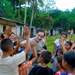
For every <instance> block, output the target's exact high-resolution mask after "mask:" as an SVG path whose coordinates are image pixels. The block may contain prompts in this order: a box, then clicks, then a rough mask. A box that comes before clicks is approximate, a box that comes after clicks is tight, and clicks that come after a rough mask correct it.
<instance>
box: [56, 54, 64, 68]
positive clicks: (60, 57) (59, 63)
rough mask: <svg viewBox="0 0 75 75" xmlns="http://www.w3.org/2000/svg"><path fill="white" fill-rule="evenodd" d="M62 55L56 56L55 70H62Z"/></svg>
mask: <svg viewBox="0 0 75 75" xmlns="http://www.w3.org/2000/svg"><path fill="white" fill-rule="evenodd" d="M62 57H63V56H62V55H61V56H57V62H56V66H57V68H59V69H60V68H62V69H63V66H62Z"/></svg>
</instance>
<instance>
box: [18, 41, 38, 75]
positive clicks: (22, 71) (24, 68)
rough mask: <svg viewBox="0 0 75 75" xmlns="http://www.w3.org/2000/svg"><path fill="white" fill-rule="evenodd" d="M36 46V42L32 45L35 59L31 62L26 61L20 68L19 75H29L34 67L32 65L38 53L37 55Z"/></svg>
mask: <svg viewBox="0 0 75 75" xmlns="http://www.w3.org/2000/svg"><path fill="white" fill-rule="evenodd" d="M35 45H36V43H35V42H32V43H31V47H32V48H33V49H32V50H33V58H32V59H31V60H30V61H26V62H24V63H22V64H21V65H20V66H19V75H28V73H29V69H30V68H31V67H32V64H33V63H34V62H35V61H36V59H37V53H36V49H35Z"/></svg>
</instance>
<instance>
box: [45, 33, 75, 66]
mask: <svg viewBox="0 0 75 75" xmlns="http://www.w3.org/2000/svg"><path fill="white" fill-rule="evenodd" d="M58 38H60V35H57V36H50V37H47V40H46V46H47V49H48V50H49V51H50V52H52V50H53V44H54V40H56V39H58ZM68 38H69V35H68V37H67V39H68ZM72 39H73V40H75V34H74V35H73V37H72ZM48 66H49V67H52V64H51V63H49V64H48Z"/></svg>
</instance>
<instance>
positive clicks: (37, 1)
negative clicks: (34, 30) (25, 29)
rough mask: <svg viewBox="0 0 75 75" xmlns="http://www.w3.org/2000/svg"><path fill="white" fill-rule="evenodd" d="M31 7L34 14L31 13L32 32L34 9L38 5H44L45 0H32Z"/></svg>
mask: <svg viewBox="0 0 75 75" xmlns="http://www.w3.org/2000/svg"><path fill="white" fill-rule="evenodd" d="M30 3H31V7H32V15H31V22H30V32H31V27H32V22H33V18H34V11H35V9H37V6H38V5H40V6H43V5H44V4H43V0H31V2H30Z"/></svg>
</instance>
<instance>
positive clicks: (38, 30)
mask: <svg viewBox="0 0 75 75" xmlns="http://www.w3.org/2000/svg"><path fill="white" fill-rule="evenodd" d="M39 32H43V33H44V36H45V31H44V30H43V29H40V28H38V29H37V30H36V34H38V33H39Z"/></svg>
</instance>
